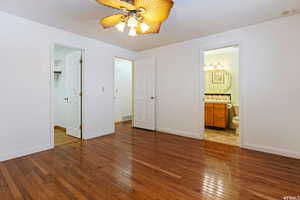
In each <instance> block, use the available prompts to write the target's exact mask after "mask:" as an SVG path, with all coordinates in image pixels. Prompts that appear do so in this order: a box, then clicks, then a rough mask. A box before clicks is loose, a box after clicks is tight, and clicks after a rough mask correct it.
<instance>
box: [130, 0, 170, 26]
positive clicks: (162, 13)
mask: <svg viewBox="0 0 300 200" xmlns="http://www.w3.org/2000/svg"><path fill="white" fill-rule="evenodd" d="M173 4H174V3H173V1H172V0H133V5H134V6H135V7H136V9H137V10H138V9H139V8H144V9H145V13H142V14H141V15H142V16H143V17H144V18H147V19H148V20H151V21H157V22H163V21H165V20H166V19H167V18H168V16H169V14H170V11H171V8H172V7H173Z"/></svg>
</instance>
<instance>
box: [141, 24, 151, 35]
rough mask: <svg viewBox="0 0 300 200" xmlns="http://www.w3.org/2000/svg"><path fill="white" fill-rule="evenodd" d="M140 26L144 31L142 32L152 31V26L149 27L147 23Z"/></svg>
mask: <svg viewBox="0 0 300 200" xmlns="http://www.w3.org/2000/svg"><path fill="white" fill-rule="evenodd" d="M140 26H141V29H142V32H143V33H146V32H147V31H148V30H149V29H150V26H148V25H147V24H146V23H144V22H142V23H141V24H140Z"/></svg>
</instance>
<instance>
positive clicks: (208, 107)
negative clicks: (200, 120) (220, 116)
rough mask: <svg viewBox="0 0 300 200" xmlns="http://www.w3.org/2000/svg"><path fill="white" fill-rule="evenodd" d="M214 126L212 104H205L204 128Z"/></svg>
mask: <svg viewBox="0 0 300 200" xmlns="http://www.w3.org/2000/svg"><path fill="white" fill-rule="evenodd" d="M213 125H214V104H210V103H206V104H205V126H213Z"/></svg>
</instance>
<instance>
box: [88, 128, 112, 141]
mask: <svg viewBox="0 0 300 200" xmlns="http://www.w3.org/2000/svg"><path fill="white" fill-rule="evenodd" d="M113 133H114V131H113V130H111V129H109V130H104V131H97V132H93V133H88V134H85V137H84V138H83V139H84V140H89V139H93V138H96V137H101V136H105V135H109V134H113Z"/></svg>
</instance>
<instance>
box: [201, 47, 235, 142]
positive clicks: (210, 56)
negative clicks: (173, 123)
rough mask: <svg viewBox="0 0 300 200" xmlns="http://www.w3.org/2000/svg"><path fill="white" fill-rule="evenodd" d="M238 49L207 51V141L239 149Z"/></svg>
mask: <svg viewBox="0 0 300 200" xmlns="http://www.w3.org/2000/svg"><path fill="white" fill-rule="evenodd" d="M239 63H240V62H239V46H238V45H234V46H229V47H224V48H218V49H212V50H207V51H204V69H203V71H204V85H205V92H204V112H205V115H204V118H205V120H204V121H205V131H204V140H208V141H213V142H218V143H223V144H228V145H233V146H240V128H239V127H240V124H239V118H240V117H239V116H240V113H239V110H240V109H239V107H240V106H239V105H240V104H239V98H240V94H239Z"/></svg>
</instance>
